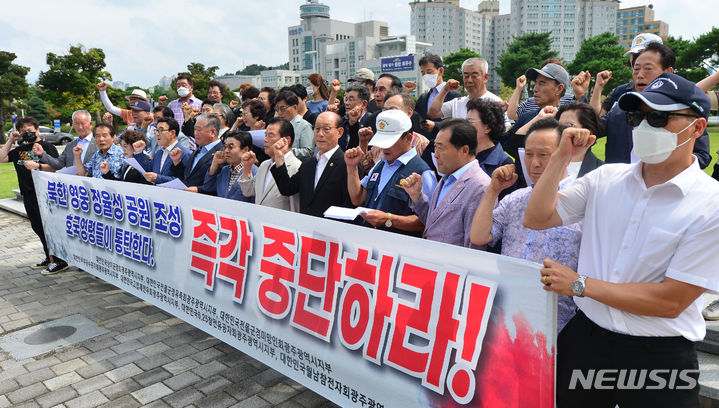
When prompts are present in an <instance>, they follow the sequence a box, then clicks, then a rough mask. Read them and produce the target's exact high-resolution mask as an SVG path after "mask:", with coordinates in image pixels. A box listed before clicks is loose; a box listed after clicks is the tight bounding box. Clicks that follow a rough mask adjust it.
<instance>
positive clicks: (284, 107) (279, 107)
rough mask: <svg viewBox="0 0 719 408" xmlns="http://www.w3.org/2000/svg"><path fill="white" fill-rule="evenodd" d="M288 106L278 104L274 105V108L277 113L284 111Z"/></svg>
mask: <svg viewBox="0 0 719 408" xmlns="http://www.w3.org/2000/svg"><path fill="white" fill-rule="evenodd" d="M289 108H290V107H289V106H288V105H282V106H280V105H275V109H276V110H277V112H279V113H282V112H284V111H286V110H287V109H289Z"/></svg>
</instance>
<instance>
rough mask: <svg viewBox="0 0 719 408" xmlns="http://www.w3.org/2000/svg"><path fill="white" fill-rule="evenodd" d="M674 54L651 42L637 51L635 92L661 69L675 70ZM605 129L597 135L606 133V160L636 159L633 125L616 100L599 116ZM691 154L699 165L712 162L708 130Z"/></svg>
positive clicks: (632, 161)
mask: <svg viewBox="0 0 719 408" xmlns="http://www.w3.org/2000/svg"><path fill="white" fill-rule="evenodd" d="M676 59H677V58H676V55H675V54H674V52H673V51H672V50H671V49H670V48H669V47H667V46H666V45H664V44H662V43H659V42H651V43H648V44H646V47H644V49H642V50H641V51H639V53H638V54H636V57H635V58H634V64H633V66H632V68H633V72H632V81H633V82H634V87H635V89H636V91H637V92H642V91H643V90H644V89H645V88H646V87H647V85H648V84H649V83H650V82H652V81H653V80H654V79H655V78H656V77H658V76H659V75H660V74H662V73H664V72H670V73H672V72H674V64H675V63H676ZM602 122H603V123H604V129H605V133H604V134H603V135H597V136H598V137H602V136H606V137H607V145H606V153H605V161H606V162H607V163H635V162H637V161H639V157H638V156H637V154H636V151H634V150H633V147H634V145H633V142H632V127H631V126H629V124H627V118H626V115H625V111H624V110H623V109H622V108H621V106H619V104H618V103H617V102H615V103H614V105H613V106H612V108H611V109H610V110H609V112H608V113H607V114H605V115H603V116H602ZM694 155H695V156H696V157H697V159H698V162H699V167H701V168H702V169H703V168H705V167H706V166H708V165H709V163H711V161H712V158H711V155H710V154H709V133H707V132H706V131H705V132H704V134H703V135H702V136H701V137H700V138H699V139H697V140H696V141H695V143H694Z"/></svg>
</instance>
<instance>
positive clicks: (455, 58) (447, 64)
mask: <svg viewBox="0 0 719 408" xmlns="http://www.w3.org/2000/svg"><path fill="white" fill-rule="evenodd" d="M468 58H480V55H479V54H478V53H476V52H474V51H472V50H470V49H469V48H460V49H459V51H457V52H453V53H451V54H447V55H446V56H445V57H443V58H442V63H443V64H444V76H443V77H442V78H443V79H444V80H445V81H448V80H450V79H456V80H457V81H459V82H460V83H461V82H462V63H463V62H464V61H465V60H467V59H468Z"/></svg>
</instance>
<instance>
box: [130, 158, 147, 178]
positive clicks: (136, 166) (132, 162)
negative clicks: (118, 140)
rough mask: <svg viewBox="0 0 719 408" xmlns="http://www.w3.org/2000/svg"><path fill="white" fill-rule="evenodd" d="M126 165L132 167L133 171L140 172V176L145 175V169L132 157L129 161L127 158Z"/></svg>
mask: <svg viewBox="0 0 719 408" xmlns="http://www.w3.org/2000/svg"><path fill="white" fill-rule="evenodd" d="M125 163H127V164H129V165H130V166H132V168H133V169H135V170H137V171H139V172H140V174H142V175H145V169H144V168H143V167H142V166H141V165H140V163H139V162H138V161H137V160H136V159H135V158H134V157H130V158H129V159H128V158H127V157H125Z"/></svg>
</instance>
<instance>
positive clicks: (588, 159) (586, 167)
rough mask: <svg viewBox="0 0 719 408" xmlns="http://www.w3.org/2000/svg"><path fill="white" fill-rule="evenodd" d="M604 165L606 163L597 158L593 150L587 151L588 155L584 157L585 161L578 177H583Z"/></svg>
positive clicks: (580, 167)
mask: <svg viewBox="0 0 719 408" xmlns="http://www.w3.org/2000/svg"><path fill="white" fill-rule="evenodd" d="M603 164H604V162H603V161H601V160H599V157H597V156H595V155H594V153H592V151H591V150H587V154H585V155H584V160H582V165H581V166H579V174H577V177H582V176H583V175H585V174H587V173H589V172H590V171H592V170H594V169H596V168H597V167H599V166H601V165H603Z"/></svg>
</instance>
